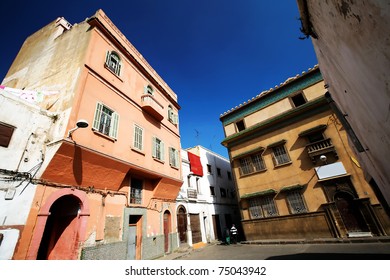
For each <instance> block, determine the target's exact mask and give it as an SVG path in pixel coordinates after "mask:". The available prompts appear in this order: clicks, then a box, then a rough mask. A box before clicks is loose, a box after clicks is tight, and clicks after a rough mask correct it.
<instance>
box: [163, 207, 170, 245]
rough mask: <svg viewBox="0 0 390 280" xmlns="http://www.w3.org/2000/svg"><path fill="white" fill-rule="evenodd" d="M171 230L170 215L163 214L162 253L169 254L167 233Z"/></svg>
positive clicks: (167, 212) (167, 213) (166, 212)
mask: <svg viewBox="0 0 390 280" xmlns="http://www.w3.org/2000/svg"><path fill="white" fill-rule="evenodd" d="M170 229H171V214H170V213H169V211H165V212H164V251H165V253H167V252H169V232H170Z"/></svg>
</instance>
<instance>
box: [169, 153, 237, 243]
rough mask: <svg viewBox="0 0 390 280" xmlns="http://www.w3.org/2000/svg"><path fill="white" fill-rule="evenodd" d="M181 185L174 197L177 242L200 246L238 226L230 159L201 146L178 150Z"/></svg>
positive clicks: (215, 239)
mask: <svg viewBox="0 0 390 280" xmlns="http://www.w3.org/2000/svg"><path fill="white" fill-rule="evenodd" d="M181 156H182V170H183V185H182V187H181V189H180V192H179V194H178V196H177V199H176V206H177V210H176V212H177V227H178V229H177V231H178V235H179V243H180V244H181V245H184V246H185V245H186V244H187V245H189V246H193V247H195V248H196V247H201V246H204V245H205V244H207V243H210V242H214V241H218V240H222V239H223V235H224V230H225V229H226V228H229V229H230V227H231V226H232V224H236V225H237V226H239V225H240V214H239V210H238V205H237V196H236V190H235V185H234V181H233V177H232V174H231V167H230V162H229V160H227V159H226V158H224V157H222V156H221V155H219V154H216V153H214V152H212V151H210V150H208V149H206V148H204V147H202V146H195V147H193V148H189V149H186V150H182V152H181Z"/></svg>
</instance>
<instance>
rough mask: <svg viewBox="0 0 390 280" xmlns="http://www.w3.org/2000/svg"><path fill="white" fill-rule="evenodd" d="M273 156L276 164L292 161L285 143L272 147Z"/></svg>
mask: <svg viewBox="0 0 390 280" xmlns="http://www.w3.org/2000/svg"><path fill="white" fill-rule="evenodd" d="M272 151H273V154H272V158H273V161H274V164H275V166H278V165H281V164H284V163H288V162H290V161H291V160H290V156H289V155H288V153H287V150H286V147H285V146H284V145H279V146H275V147H272Z"/></svg>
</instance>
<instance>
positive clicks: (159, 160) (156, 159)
mask: <svg viewBox="0 0 390 280" xmlns="http://www.w3.org/2000/svg"><path fill="white" fill-rule="evenodd" d="M153 159H154V160H155V161H157V162H159V163H161V164H164V163H165V161H163V160H161V159H158V158H155V157H154V158H153Z"/></svg>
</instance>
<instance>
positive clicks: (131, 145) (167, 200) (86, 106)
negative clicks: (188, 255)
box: [2, 10, 182, 259]
mask: <svg viewBox="0 0 390 280" xmlns="http://www.w3.org/2000/svg"><path fill="white" fill-rule="evenodd" d="M2 85H4V86H6V87H9V88H16V89H28V90H31V92H32V95H34V92H35V93H36V96H33V98H35V99H34V100H36V103H37V104H38V105H39V106H40V107H41V108H43V109H45V110H48V111H50V112H55V113H57V114H56V119H55V120H54V122H56V124H55V126H53V127H55V128H53V129H52V131H51V135H50V140H51V141H50V142H48V143H47V144H46V151H45V157H44V162H43V165H42V168H43V169H42V170H44V171H43V172H42V175H41V176H40V178H38V179H39V185H38V187H37V190H36V193H35V197H34V198H33V202H32V205H31V211H30V214H29V216H28V219H27V223H26V225H25V226H24V228H23V230H22V233H21V237H20V240H19V242H18V245H17V248H16V251H15V254H14V259H79V258H82V259H153V258H156V257H159V256H161V255H163V254H164V253H166V252H169V251H171V250H173V249H175V248H176V247H177V246H178V244H177V230H176V222H175V221H176V210H175V199H176V197H177V194H178V192H179V190H180V187H181V185H182V176H181V163H180V156H179V151H180V134H179V125H178V111H179V110H180V106H179V104H178V103H177V96H176V94H175V93H174V92H173V91H172V89H170V88H169V86H168V85H167V84H166V83H165V82H164V80H163V79H162V78H161V77H160V76H159V75H158V74H157V73H156V72H155V71H154V70H153V68H152V67H151V66H150V65H149V64H148V63H147V62H146V60H145V59H144V58H143V57H142V55H141V54H140V53H139V52H138V51H137V50H136V49H135V48H134V46H133V45H132V44H131V43H130V42H129V41H128V40H127V39H126V38H125V36H124V35H123V34H122V33H121V32H120V31H119V30H118V28H117V27H116V26H115V25H114V24H113V23H112V22H111V20H110V19H109V18H108V17H107V16H106V15H105V14H104V12H103V11H102V10H99V11H97V12H96V13H95V15H93V16H92V17H90V18H87V19H86V20H85V21H83V22H81V23H78V24H75V25H73V26H72V25H70V24H69V23H68V22H67V21H66V20H65V19H63V18H58V19H57V20H55V21H53V22H51V23H50V24H48V25H47V26H45V27H44V28H42V29H41V30H39V31H37V32H36V33H34V34H33V35H31V36H30V37H28V38H27V39H26V41H25V43H24V44H23V46H22V48H21V50H20V52H19V53H18V55H17V57H16V59H15V60H14V62H13V64H12V65H11V68H10V69H9V71H8V73H7V76H6V77H5V78H4V80H3V82H2ZM31 92H30V93H31ZM87 124H88V127H85V126H86V125H87ZM77 128H79V129H77ZM76 129H77V130H76Z"/></svg>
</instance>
